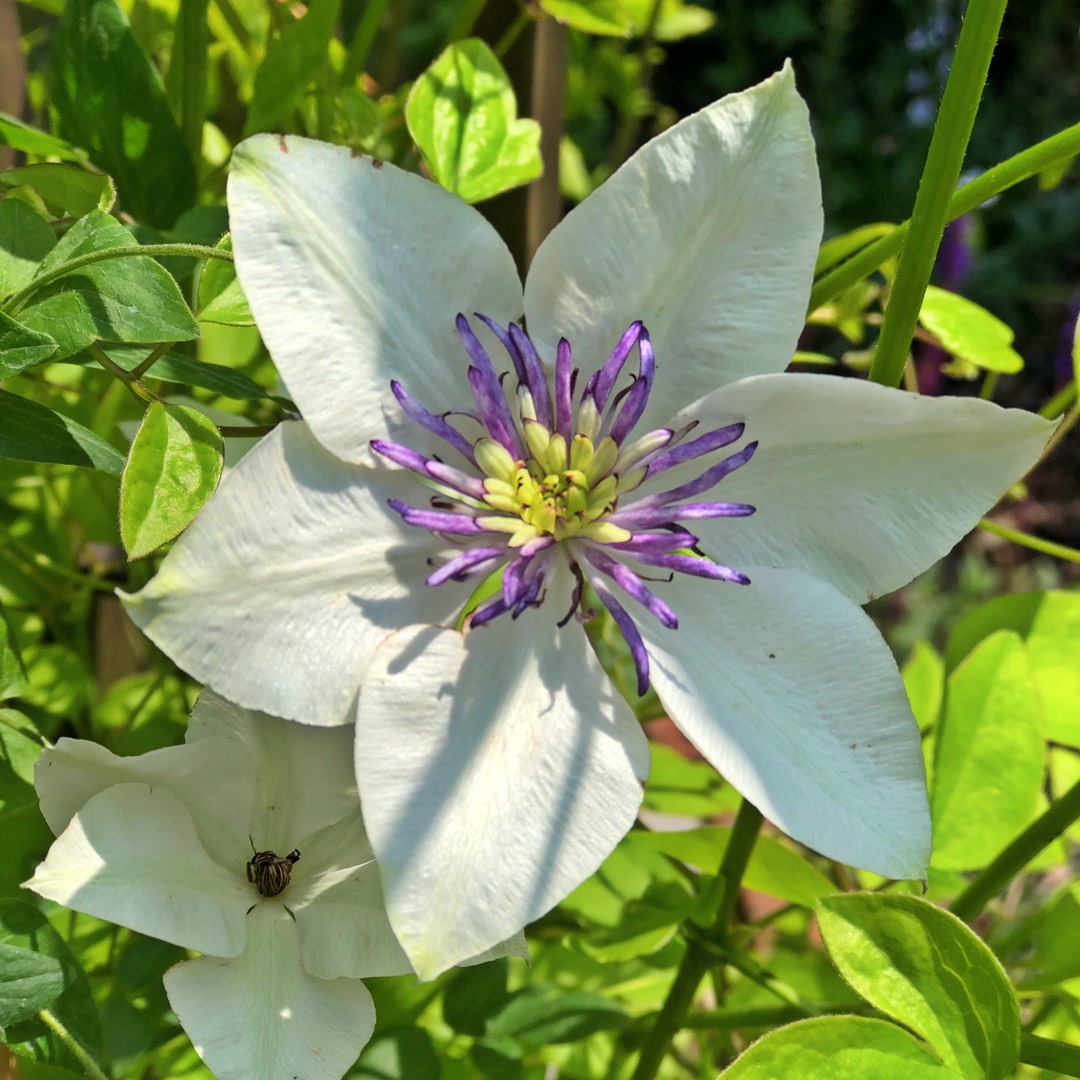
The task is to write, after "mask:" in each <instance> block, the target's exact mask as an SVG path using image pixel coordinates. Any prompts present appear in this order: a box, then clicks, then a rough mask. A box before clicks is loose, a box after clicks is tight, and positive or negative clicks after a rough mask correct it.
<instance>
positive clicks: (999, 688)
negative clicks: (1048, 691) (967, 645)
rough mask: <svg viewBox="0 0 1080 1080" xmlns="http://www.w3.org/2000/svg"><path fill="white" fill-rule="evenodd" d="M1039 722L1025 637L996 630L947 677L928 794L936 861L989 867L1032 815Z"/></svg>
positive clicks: (1039, 772) (1039, 767)
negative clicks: (992, 860)
mask: <svg viewBox="0 0 1080 1080" xmlns="http://www.w3.org/2000/svg"><path fill="white" fill-rule="evenodd" d="M1041 728H1042V711H1041V709H1040V708H1039V701H1038V698H1037V697H1036V695H1035V688H1034V686H1033V685H1032V680H1031V673H1030V671H1029V669H1028V662H1027V655H1026V653H1025V650H1024V645H1023V642H1021V640H1020V637H1019V635H1018V634H1016V633H1014V632H1012V631H1008V630H1001V631H998V632H997V633H994V634H991V635H990V636H989V637H987V638H985V639H984V640H983V641H981V642H980V643H979V645H978V646H977V647H976V648H975V650H974V651H973V652H972V653H971V654H970V655H969V656H968V657H967V658H966V659H965V660H964V661H963V663H962V664H961V665H960V666H959V667H958V668H957V669H956V670H955V671H954V672H953V673H952V676H951V677H950V678H949V684H948V689H947V691H946V699H945V718H944V722H943V723H942V725H941V729H940V731H939V732H938V735H937V740H936V752H935V758H934V784H933V790H932V791H931V793H930V806H931V817H932V819H933V822H934V853H933V856H932V862H933V865H934V866H935V867H937V868H939V869H944V870H974V869H977V868H978V867H980V866H984V865H985V864H986V863H987V862H989V861H990V859H992V858H993V857H994V856H995V855H996V854H997V852H998V851H1000V850H1001V848H1003V847H1004V846H1005V845H1006V844H1007V843H1008V842H1009V841H1010V840H1012V838H1013V837H1014V836H1015V835H1016V834H1017V833H1018V832H1020V830H1021V829H1023V828H1024V827H1025V826H1026V825H1027V824H1028V823H1029V822H1030V821H1031V818H1032V816H1033V814H1034V812H1035V807H1036V803H1037V800H1038V797H1039V788H1040V785H1041V784H1042V778H1043V771H1044V763H1043V757H1044V743H1043V735H1042V730H1041Z"/></svg>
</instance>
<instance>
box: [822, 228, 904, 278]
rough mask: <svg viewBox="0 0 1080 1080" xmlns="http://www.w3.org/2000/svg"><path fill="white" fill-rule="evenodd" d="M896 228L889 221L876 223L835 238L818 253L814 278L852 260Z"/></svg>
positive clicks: (824, 244)
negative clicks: (867, 246) (853, 256)
mask: <svg viewBox="0 0 1080 1080" xmlns="http://www.w3.org/2000/svg"><path fill="white" fill-rule="evenodd" d="M895 228H896V226H895V225H893V224H892V223H891V222H889V221H875V222H873V223H872V224H870V225H860V226H859V227H858V228H857V229H852V230H851V231H850V232H846V233H843V234H842V235H840V236H833V237H831V238H830V239H828V240H826V241H825V242H824V243H823V244H822V245H821V250H820V251H819V252H818V257H817V264H816V265H815V267H814V276H815V277H818V276H820V275H821V274H824V273H825V271H826V270H830V269H832V267H834V266H836V264H837V263H840V262H843V261H844V260H845V259H849V258H851V256H852V255H854V254H855V252H856V251H858V250H860V249H861V248H864V247H866V245H867V244H872V243H873V242H874V241H875V240H880V239H881V237H883V236H887V235H888V234H889V233H891V232H892V231H893V230H894V229H895Z"/></svg>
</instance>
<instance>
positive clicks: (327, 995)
mask: <svg viewBox="0 0 1080 1080" xmlns="http://www.w3.org/2000/svg"><path fill="white" fill-rule="evenodd" d="M35 783H36V786H37V790H38V795H39V798H40V800H41V810H42V813H43V814H44V816H45V819H46V821H48V823H49V826H50V827H51V828H52V829H53V831H54V832H55V833H56V834H57V840H56V842H55V843H54V844H53V845H52V847H51V848H50V850H49V853H48V855H47V857H46V859H45V861H44V862H43V863H42V864H41V865H40V866H39V867H38V868H37V872H36V873H35V874H34V877H33V878H32V879H31V880H30V881H28V882H27V883H26V887H28V888H31V889H33V890H34V891H35V892H37V893H38V894H40V895H41V896H44V897H46V898H47V899H50V900H55V901H57V902H58V903H61V904H63V905H65V906H66V907H69V908H73V909H74V910H76V911H81V912H84V913H85V914H88V915H93V916H96V917H98V918H102V919H108V920H110V921H111V922H115V923H119V924H121V925H123V926H127V927H130V928H131V929H132V930H137V931H139V932H140V933H143V934H148V935H150V936H152V937H157V938H161V939H162V940H164V941H169V942H172V943H173V944H175V945H180V946H182V947H184V948H188V949H193V950H197V951H198V952H201V953H203V954H204V955H203V956H201V957H199V958H198V959H195V960H189V961H186V962H184V963H181V964H178V965H176V966H175V967H173V968H172V969H170V970H169V971H168V972H167V973H166V975H165V989H166V991H167V993H168V996H169V1001H170V1002H171V1004H172V1007H173V1009H174V1010H175V1011H176V1015H177V1016H178V1018H179V1020H180V1023H181V1024H182V1025H183V1027H184V1029H185V1030H186V1031H187V1033H188V1035H189V1036H190V1038H191V1041H192V1043H193V1044H194V1046H195V1048H196V1050H198V1052H199V1054H200V1055H201V1057H202V1058H203V1060H204V1061H205V1062H206V1064H207V1065H208V1066H209V1067H210V1068H211V1069H212V1070H213V1072H214V1074H215V1075H216V1076H217V1077H218V1078H219V1080H266V1078H278V1077H294V1076H296V1077H303V1078H304V1080H337V1078H338V1077H340V1076H342V1075H343V1074H344V1072H345V1071H346V1069H348V1068H349V1066H350V1065H351V1064H352V1063H353V1061H354V1060H355V1059H356V1056H357V1055H358V1054H359V1052H360V1050H361V1048H362V1047H363V1046H364V1044H365V1043H366V1042H367V1041H368V1039H369V1038H370V1037H371V1032H372V1029H373V1027H374V1023H375V1009H374V1006H373V1004H372V1000H371V995H370V994H369V993H368V991H367V989H366V988H365V986H364V984H363V983H362V982H361V981H360V979H361V978H363V977H368V976H378V975H399V974H405V973H408V972H411V971H412V967H411V966H410V964H409V961H408V959H407V958H406V956H405V953H404V952H403V951H402V949H401V946H400V945H399V944H398V942H397V939H396V938H395V937H394V934H393V932H392V930H391V929H390V924H389V922H388V921H387V917H386V911H385V907H384V904H383V898H382V891H381V886H380V882H379V872H378V868H377V866H376V864H375V862H374V860H373V857H372V853H371V847H370V846H369V844H368V841H367V837H366V835H365V833H364V827H363V823H362V820H361V816H360V806H359V802H358V799H357V794H356V784H355V780H354V778H353V769H352V732H351V731H350V730H349V729H348V728H330V729H324V728H315V727H310V726H305V725H302V724H296V723H293V722H291V721H287V720H279V719H277V718H276V717H271V716H267V715H266V714H262V713H254V712H249V711H247V710H245V709H240V708H238V707H236V706H233V705H231V704H230V703H228V702H226V701H224V700H223V699H221V698H218V697H217V696H215V695H214V694H212V693H211V692H209V691H208V692H205V693H204V694H203V695H202V696H201V697H200V699H199V702H198V704H197V706H196V708H195V711H194V713H193V714H192V717H191V722H190V725H189V728H188V734H187V743H186V745H184V746H176V747H168V748H166V749H162V750H153V751H150V752H149V753H146V754H141V755H139V756H138V757H132V758H121V757H117V756H116V755H114V754H112V753H110V752H109V751H108V750H106V749H105V748H104V747H101V746H98V745H97V744H96V743H92V742H86V741H82V740H77V739H61V740H60V741H59V743H58V744H57V745H56V746H55V747H54V748H52V749H49V750H46V751H45V753H44V754H43V755H42V757H41V760H40V761H39V763H38V766H37V770H36V775H35ZM504 951H505V950H504Z"/></svg>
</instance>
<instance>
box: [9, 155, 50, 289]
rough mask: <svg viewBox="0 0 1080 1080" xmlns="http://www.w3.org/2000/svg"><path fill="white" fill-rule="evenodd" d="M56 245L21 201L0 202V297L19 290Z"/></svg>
mask: <svg viewBox="0 0 1080 1080" xmlns="http://www.w3.org/2000/svg"><path fill="white" fill-rule="evenodd" d="M3 175H4V174H3V173H0V177H3ZM55 245H56V234H55V233H54V232H53V231H52V226H51V225H49V223H48V222H47V221H46V220H45V219H44V218H43V217H42V216H41V215H40V214H39V213H37V212H36V211H35V210H33V209H32V208H31V207H29V206H27V204H26V203H24V202H23V201H22V200H21V199H4V200H3V201H2V202H0V297H2V296H8V295H9V294H10V293H13V292H17V291H18V290H19V289H21V288H22V287H23V286H24V285H25V284H26V283H27V282H28V281H29V280H30V279H31V278H32V277H33V276H34V271H36V270H37V267H38V263H39V262H41V260H42V259H44V258H45V256H46V255H48V254H49V252H50V251H51V250H52V249H53V247H54V246H55Z"/></svg>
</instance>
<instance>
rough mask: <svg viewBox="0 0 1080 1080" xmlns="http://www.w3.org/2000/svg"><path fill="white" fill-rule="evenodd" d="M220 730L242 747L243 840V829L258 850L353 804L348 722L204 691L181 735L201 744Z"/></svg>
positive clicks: (287, 842)
mask: <svg viewBox="0 0 1080 1080" xmlns="http://www.w3.org/2000/svg"><path fill="white" fill-rule="evenodd" d="M222 737H224V738H227V739H229V740H230V742H231V743H232V744H235V745H238V746H241V747H243V750H244V752H245V754H246V755H247V756H248V757H249V759H250V760H251V761H252V762H253V763H254V773H255V776H256V777H257V779H256V782H255V797H254V800H253V805H252V813H251V814H250V816H249V817H248V818H245V819H242V820H243V821H244V822H245V829H246V831H245V833H244V844H245V845H248V844H249V841H248V836H250V837H251V842H253V843H254V844H255V846H256V847H257V848H258V849H260V850H264V849H267V848H269V849H270V850H271V851H277V852H279V853H280V854H284V853H285V852H287V851H291V850H292V849H293V848H294V847H296V846H297V845H298V844H299V842H300V841H301V840H303V839H304V838H305V837H306V836H308V835H309V834H310V833H313V832H315V831H316V830H317V829H321V828H322V827H323V826H324V825H327V824H330V823H331V822H334V821H337V820H338V818H341V817H344V816H345V815H346V814H348V813H349V812H350V811H351V810H353V809H354V808H356V807H357V806H358V805H359V801H358V797H357V794H356V778H355V775H354V773H353V769H352V743H353V729H352V727H351V726H345V727H336V728H324V729H319V728H312V727H310V726H309V725H306V724H297V723H294V722H293V721H291V720H282V719H279V718H278V717H276V716H269V715H268V714H266V713H260V712H255V711H253V710H250V709H244V708H241V707H240V706H239V705H234V704H233V703H232V702H231V701H226V700H225V699H224V698H223V697H221V696H220V695H218V694H215V693H214V692H213V691H212V690H204V691H203V692H202V694H200V695H199V700H198V701H197V702H196V703H195V709H194V710H193V712H192V714H191V719H190V721H189V722H188V731H187V739H188V741H189V743H190V744H191V745H193V746H201V745H203V744H204V743H205V742H207V741H213V742H214V743H217V742H218V741H219V740H220V739H221V738H222ZM249 823H250V824H249ZM247 850H249V851H250V846H248V847H247ZM304 855H305V856H306V855H307V852H306V851H305V852H304Z"/></svg>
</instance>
